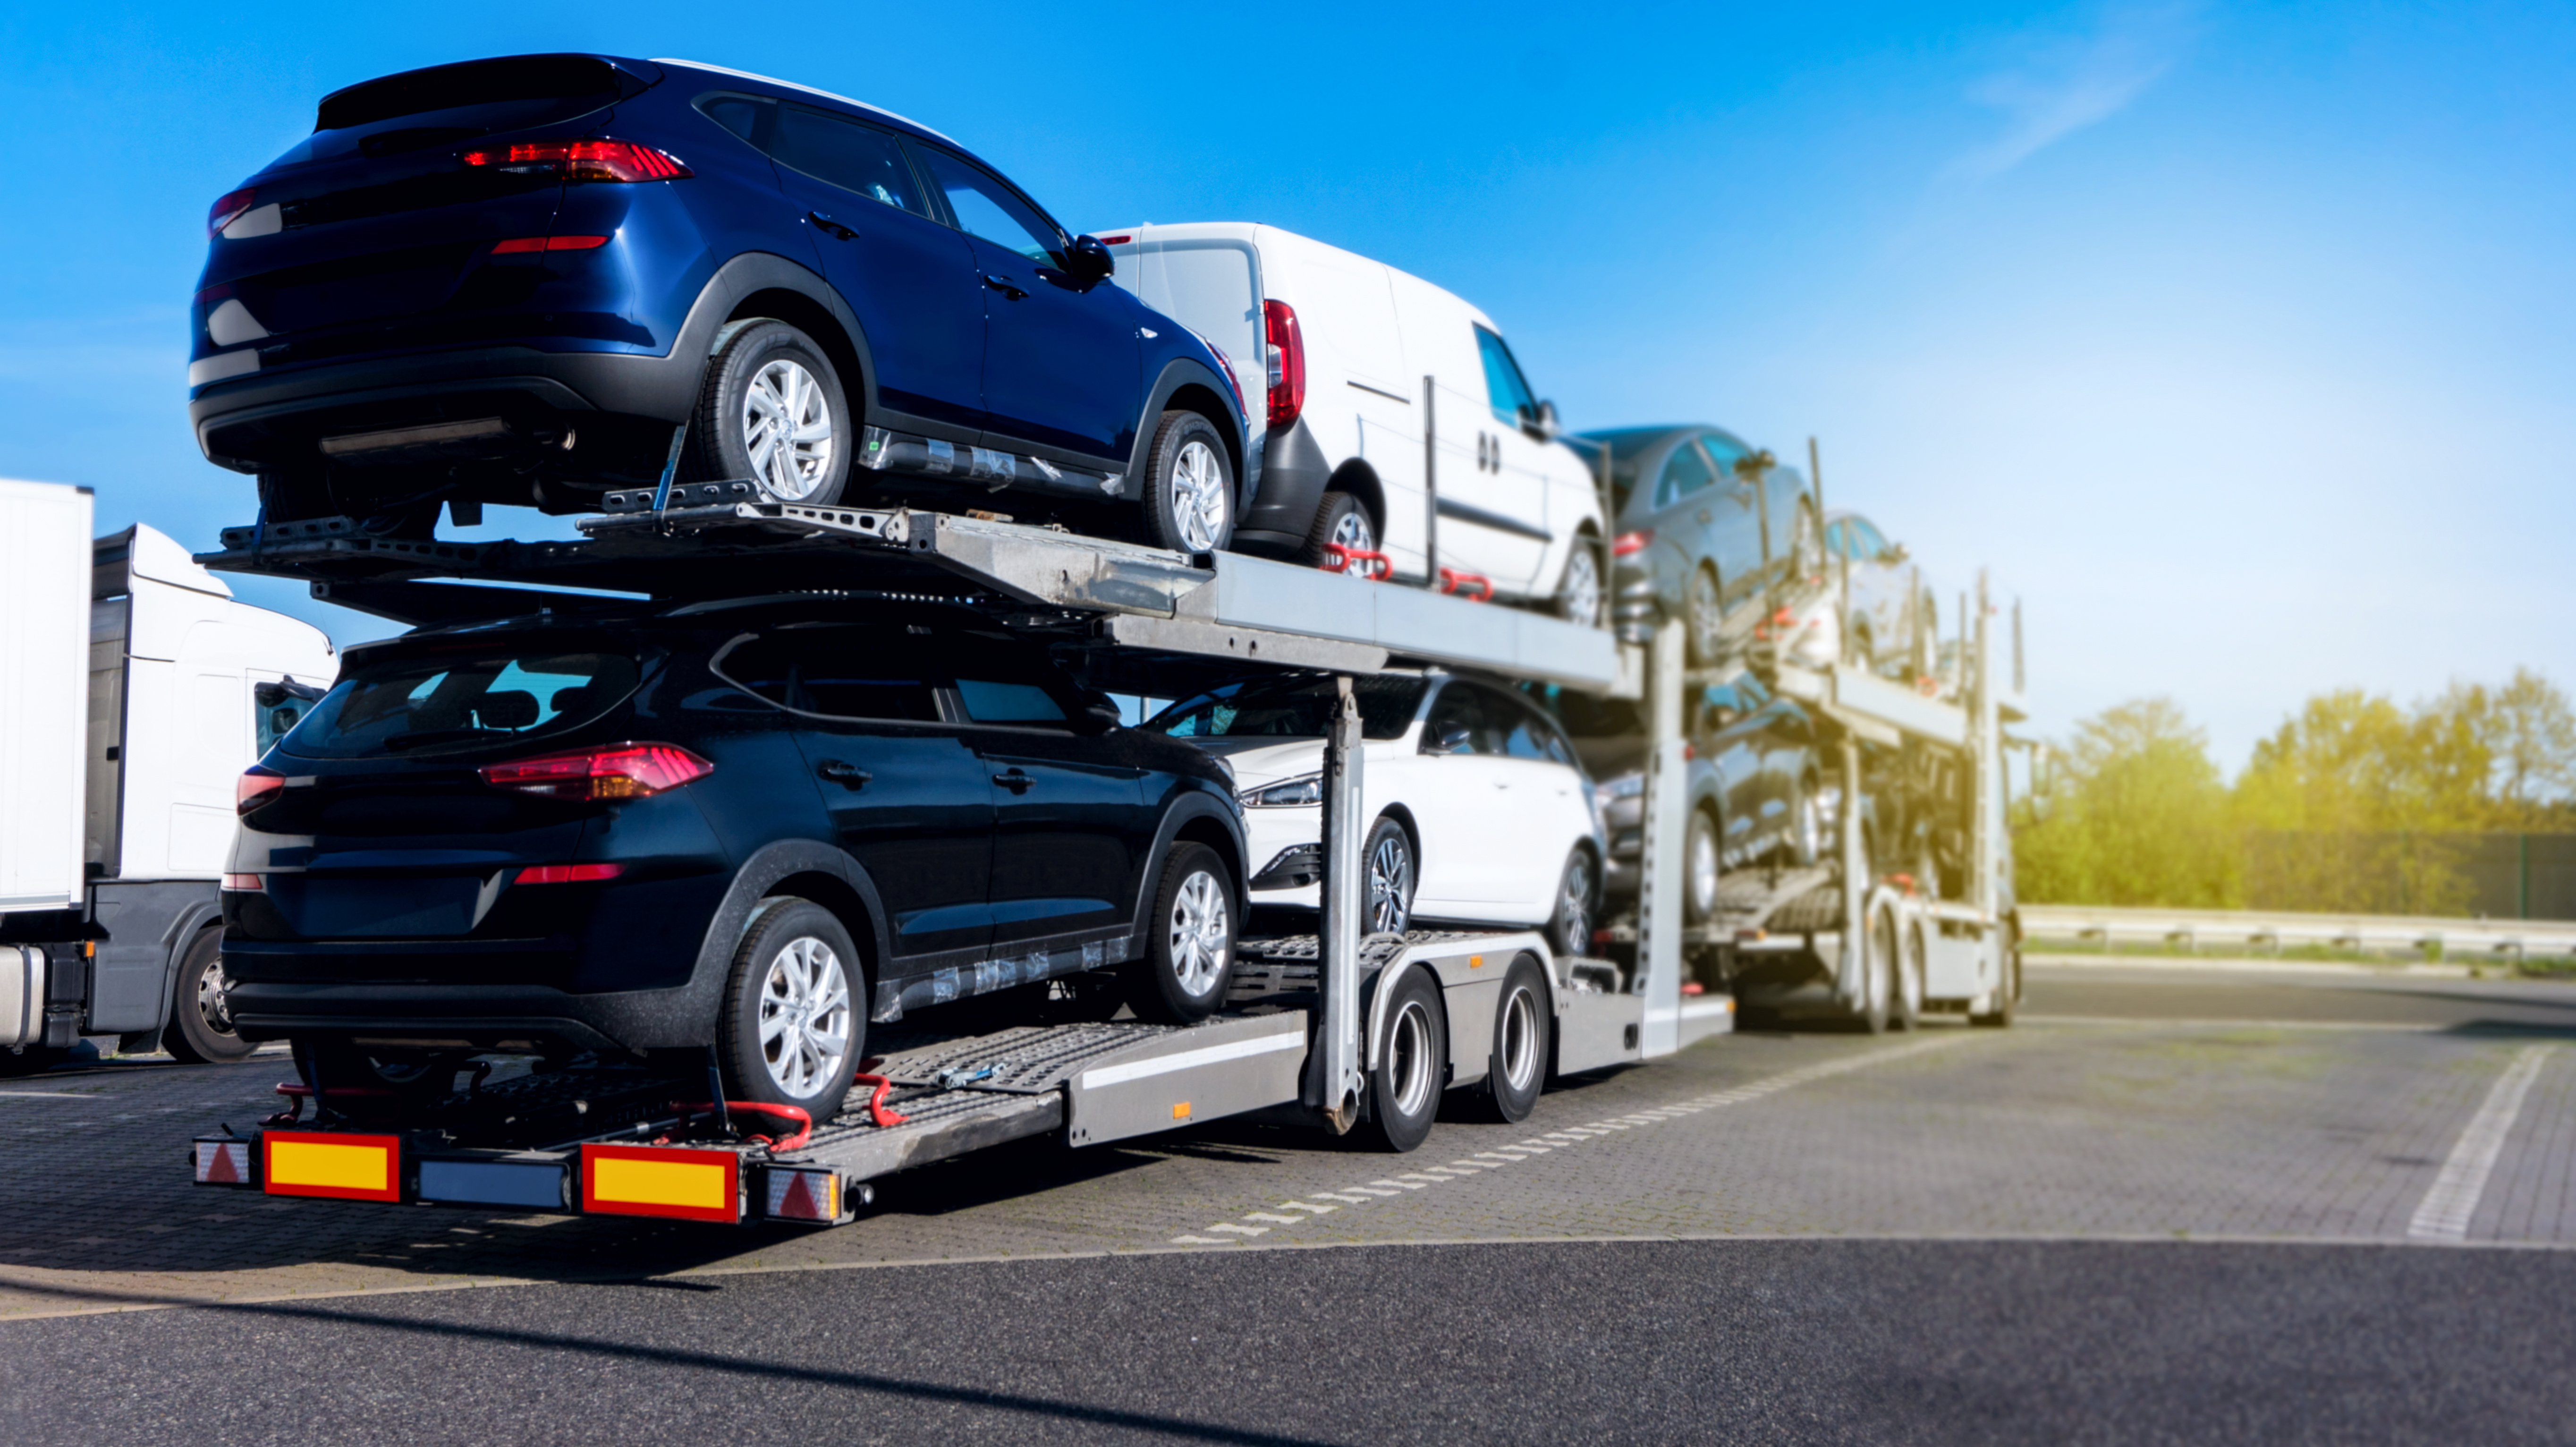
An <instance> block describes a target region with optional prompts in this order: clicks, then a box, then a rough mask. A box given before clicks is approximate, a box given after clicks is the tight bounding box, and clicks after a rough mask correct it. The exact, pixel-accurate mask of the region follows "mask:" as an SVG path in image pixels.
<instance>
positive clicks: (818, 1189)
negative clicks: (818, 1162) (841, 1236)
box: [767, 1166, 841, 1223]
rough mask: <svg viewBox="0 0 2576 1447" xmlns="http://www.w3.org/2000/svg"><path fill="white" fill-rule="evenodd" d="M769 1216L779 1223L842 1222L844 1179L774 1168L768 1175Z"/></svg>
mask: <svg viewBox="0 0 2576 1447" xmlns="http://www.w3.org/2000/svg"><path fill="white" fill-rule="evenodd" d="M768 1175H769V1190H768V1193H767V1194H768V1197H769V1200H768V1203H767V1204H768V1215H769V1216H770V1217H771V1219H773V1220H779V1221H821V1222H825V1223H830V1222H833V1221H838V1220H840V1219H841V1177H840V1173H839V1172H837V1171H794V1170H787V1169H785V1168H783V1167H779V1166H771V1167H770V1168H769V1171H768Z"/></svg>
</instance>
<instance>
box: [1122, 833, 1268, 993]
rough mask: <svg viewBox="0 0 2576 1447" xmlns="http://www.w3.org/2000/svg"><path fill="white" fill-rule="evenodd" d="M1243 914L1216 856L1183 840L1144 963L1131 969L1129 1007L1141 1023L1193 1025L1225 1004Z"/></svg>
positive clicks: (1160, 891) (1168, 871)
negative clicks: (1239, 920)
mask: <svg viewBox="0 0 2576 1447" xmlns="http://www.w3.org/2000/svg"><path fill="white" fill-rule="evenodd" d="M1241 914H1242V911H1240V910H1238V909H1237V908H1236V907H1235V902H1234V885H1233V883H1232V880H1231V877H1230V875H1229V873H1228V871H1227V869H1226V867H1225V861H1224V860H1222V859H1220V858H1218V857H1217V852H1216V851H1215V850H1213V849H1210V848H1208V847H1207V846H1206V845H1204V844H1192V843H1188V842H1186V841H1176V842H1175V843H1174V844H1173V845H1172V852H1171V853H1170V854H1169V855H1167V856H1165V858H1164V862H1163V880H1162V883H1161V884H1160V885H1158V886H1157V887H1156V888H1155V890H1154V913H1153V915H1152V916H1151V917H1150V920H1149V923H1148V932H1147V934H1146V936H1145V958H1143V959H1141V960H1137V961H1135V962H1133V963H1131V964H1130V965H1128V967H1127V1004H1128V1006H1129V1007H1130V1008H1131V1009H1133V1010H1134V1011H1135V1012H1136V1018H1138V1019H1140V1020H1160V1021H1164V1022H1166V1023H1168V1024H1174V1025H1187V1024H1189V1023H1190V1022H1192V1021H1194V1020H1204V1019H1206V1018H1207V1017H1208V1016H1210V1015H1212V1014H1215V1013H1216V1007H1217V1006H1219V1005H1222V1004H1224V1003H1225V991H1226V986H1227V985H1228V984H1229V983H1230V982H1231V981H1232V980H1233V977H1234V937H1235V925H1236V921H1237V920H1238V919H1239V918H1240V917H1241Z"/></svg>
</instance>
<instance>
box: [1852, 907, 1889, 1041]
mask: <svg viewBox="0 0 2576 1447" xmlns="http://www.w3.org/2000/svg"><path fill="white" fill-rule="evenodd" d="M1896 948H1897V946H1896V917H1895V916H1894V915H1893V914H1891V913H1889V912H1887V911H1885V910H1881V911H1879V913H1878V917H1877V918H1876V919H1875V920H1873V921H1871V922H1870V924H1869V927H1868V928H1867V929H1866V930H1865V931H1863V933H1862V936H1861V957H1860V969H1861V987H1860V1005H1859V1007H1858V1008H1857V1009H1855V1010H1854V1011H1853V1012H1852V1016H1853V1019H1854V1020H1855V1021H1857V1022H1858V1024H1859V1025H1860V1028H1861V1033H1863V1034H1865V1035H1884V1034H1886V1033H1887V1020H1888V1011H1889V1007H1888V997H1889V996H1890V995H1892V994H1894V993H1896V992H1895V989H1894V985H1895V974H1896Z"/></svg>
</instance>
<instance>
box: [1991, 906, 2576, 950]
mask: <svg viewBox="0 0 2576 1447" xmlns="http://www.w3.org/2000/svg"><path fill="white" fill-rule="evenodd" d="M2021 927H2022V933H2023V934H2024V935H2025V936H2028V937H2032V938H2041V939H2081V940H2098V941H2100V942H2102V943H2104V944H2137V943H2156V944H2173V945H2181V946H2184V947H2185V948H2192V949H2197V948H2200V947H2203V946H2205V945H2210V944H2240V945H2244V946H2246V947H2249V948H2253V949H2267V950H2275V951H2277V950H2279V949H2281V948H2282V947H2284V946H2288V945H2325V946H2328V947H2332V948H2340V949H2351V950H2429V949H2435V948H2438V949H2441V950H2443V951H2444V952H2446V953H2457V952H2460V951H2463V950H2476V951H2482V952H2486V953H2492V954H2502V955H2509V956H2511V957H2513V958H2514V959H2521V958H2522V957H2523V956H2524V955H2527V954H2532V955H2539V954H2576V922H2569V921H2559V920H2493V919H2441V918H2434V917H2429V916H2412V915H2386V914H2380V915H2372V914H2301V913H2293V912H2290V911H2286V910H2284V911H2277V912H2267V911H2259V910H2232V909H2128V908H2112V907H2110V906H2105V905H2079V904H2025V905H2023V906H2021Z"/></svg>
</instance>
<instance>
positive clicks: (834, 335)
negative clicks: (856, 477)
mask: <svg viewBox="0 0 2576 1447" xmlns="http://www.w3.org/2000/svg"><path fill="white" fill-rule="evenodd" d="M751 317H775V318H776V319H777V320H779V321H783V322H786V323H788V324H789V325H791V326H793V327H795V328H796V329H797V330H799V331H802V332H804V333H805V334H806V335H808V336H811V337H813V338H814V341H815V344H816V345H818V346H820V347H822V348H823V352H824V355H825V356H827V357H829V358H830V359H831V362H832V366H833V369H834V370H836V371H840V372H844V373H848V374H852V375H855V376H856V378H857V384H856V385H855V386H853V385H852V382H851V378H850V376H846V375H845V376H844V377H843V378H842V379H841V394H842V396H843V397H844V398H845V399H847V400H848V401H850V402H851V403H852V404H853V406H854V410H856V411H857V412H858V413H859V414H860V416H859V419H858V420H859V421H860V423H861V425H865V422H866V421H867V419H869V418H872V417H873V416H875V414H876V412H877V392H876V362H875V358H874V354H873V353H872V352H871V351H870V350H869V347H868V336H867V329H866V328H864V327H862V326H861V325H860V324H859V319H858V315H857V314H856V313H854V312H852V311H851V310H850V304H849V303H848V302H846V301H843V300H842V299H841V294H840V293H839V292H837V291H835V290H833V289H832V284H831V283H830V282H828V281H825V280H824V279H823V278H822V276H821V275H820V274H818V273H817V272H815V271H814V270H813V269H812V268H810V267H806V266H802V265H799V264H798V263H796V262H794V261H790V260H788V259H787V258H786V257H783V256H780V255H778V254H777V253H775V252H769V251H747V252H744V253H743V254H741V255H740V256H737V257H735V258H733V259H732V260H730V261H728V262H726V263H725V264H724V265H722V266H720V267H718V268H716V274H715V275H714V276H712V277H710V278H708V279H707V284H706V285H705V286H704V287H702V288H700V289H699V292H698V299H697V302H696V303H695V304H694V305H693V306H691V307H690V308H689V316H688V320H686V321H684V322H682V323H681V324H680V335H679V339H678V341H677V342H676V343H674V344H673V347H672V350H671V355H672V356H673V357H675V358H680V357H685V358H689V359H691V365H689V366H687V367H686V368H683V369H677V370H676V372H675V374H674V376H673V378H672V380H671V382H670V383H669V384H668V385H669V386H671V387H672V388H673V389H674V391H673V393H672V395H670V396H668V397H664V398H659V399H657V401H658V402H659V403H660V407H659V408H658V409H657V410H659V411H660V412H661V413H662V414H663V415H667V416H670V417H672V418H675V419H677V418H682V417H687V416H689V415H691V413H693V412H694V411H695V409H696V407H697V405H698V395H699V393H700V392H701V391H703V390H704V388H705V386H706V364H707V359H708V358H709V357H712V356H713V355H714V354H715V351H716V347H717V345H718V340H717V339H718V338H719V337H720V336H721V335H722V334H723V332H724V329H725V327H726V325H727V324H728V323H731V322H737V321H742V320H745V319H748V318H751ZM679 389H685V390H679Z"/></svg>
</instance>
